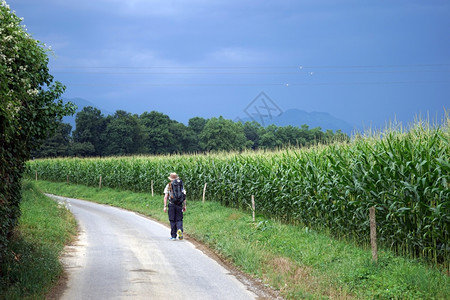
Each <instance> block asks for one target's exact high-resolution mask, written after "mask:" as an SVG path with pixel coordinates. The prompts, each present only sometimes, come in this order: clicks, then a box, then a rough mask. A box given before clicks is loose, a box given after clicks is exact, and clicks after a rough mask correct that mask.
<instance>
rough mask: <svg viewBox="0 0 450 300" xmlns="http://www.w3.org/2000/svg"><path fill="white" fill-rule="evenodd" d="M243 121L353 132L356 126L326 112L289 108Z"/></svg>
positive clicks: (266, 124) (265, 124) (264, 124)
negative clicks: (278, 112)
mask: <svg viewBox="0 0 450 300" xmlns="http://www.w3.org/2000/svg"><path fill="white" fill-rule="evenodd" d="M241 121H242V122H244V123H245V122H247V121H257V122H258V123H260V124H261V125H263V126H268V125H271V124H274V125H276V126H289V125H291V126H296V127H301V126H302V125H304V124H306V125H308V126H309V128H310V129H312V128H316V127H320V128H321V129H322V130H323V131H326V130H328V129H331V130H333V131H336V130H339V129H340V130H341V131H342V132H345V133H347V134H351V133H352V131H353V130H354V129H355V127H354V126H353V125H352V124H350V123H348V122H346V121H344V120H341V119H338V118H336V117H334V116H332V115H330V114H329V113H326V112H306V111H303V110H300V109H288V110H286V111H285V112H283V113H281V114H279V115H278V116H268V115H264V116H259V120H258V118H254V120H253V119H251V118H244V119H241Z"/></svg>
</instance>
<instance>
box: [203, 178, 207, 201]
mask: <svg viewBox="0 0 450 300" xmlns="http://www.w3.org/2000/svg"><path fill="white" fill-rule="evenodd" d="M207 184H208V183H206V182H205V186H204V187H203V203H205V194H206V185H207Z"/></svg>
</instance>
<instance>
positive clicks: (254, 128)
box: [244, 121, 262, 149]
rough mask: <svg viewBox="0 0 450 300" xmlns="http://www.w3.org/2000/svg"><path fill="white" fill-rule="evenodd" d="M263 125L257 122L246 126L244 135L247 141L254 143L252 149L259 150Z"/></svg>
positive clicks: (248, 123)
mask: <svg viewBox="0 0 450 300" xmlns="http://www.w3.org/2000/svg"><path fill="white" fill-rule="evenodd" d="M261 128H262V126H261V124H259V123H258V122H256V121H252V122H245V124H244V134H245V137H246V138H247V140H249V141H251V142H252V146H251V147H252V149H258V148H259V138H260V137H259V133H260V131H261Z"/></svg>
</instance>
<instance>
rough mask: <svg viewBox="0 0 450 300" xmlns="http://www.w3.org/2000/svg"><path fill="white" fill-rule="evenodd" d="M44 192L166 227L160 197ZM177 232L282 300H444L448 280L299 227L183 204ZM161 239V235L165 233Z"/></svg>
mask: <svg viewBox="0 0 450 300" xmlns="http://www.w3.org/2000/svg"><path fill="white" fill-rule="evenodd" d="M36 185H37V186H38V187H39V188H40V189H41V190H42V191H45V192H48V193H53V194H57V195H62V196H66V197H73V198H81V199H86V200H91V201H95V202H98V203H103V204H109V205H114V206H118V207H122V208H126V209H129V210H133V211H136V212H139V213H142V214H144V215H147V216H150V217H152V218H154V219H157V220H159V221H162V222H168V221H167V216H166V214H164V212H163V209H162V208H163V202H162V195H161V196H155V197H151V196H150V195H148V194H145V193H133V192H129V191H118V190H113V189H109V188H103V189H101V190H99V189H98V188H91V187H85V186H80V185H72V184H65V183H52V182H46V181H38V182H36ZM184 227H185V231H186V233H187V234H188V237H189V236H190V237H193V238H195V239H197V240H199V241H201V242H203V243H205V244H207V245H208V246H209V247H210V248H212V249H213V250H214V251H215V252H217V253H218V254H220V255H221V256H222V257H223V258H224V259H226V260H228V261H229V262H231V263H232V264H234V265H235V266H237V267H238V268H239V269H241V270H242V271H244V272H245V273H248V274H250V275H252V276H255V277H257V278H259V279H261V280H262V281H263V282H264V283H265V284H268V285H270V286H272V287H273V288H275V289H277V290H279V291H280V294H281V295H282V296H283V297H284V298H287V299H327V298H332V299H351V298H354V299H374V298H375V299H449V298H450V281H449V277H448V276H447V275H445V274H444V273H443V272H441V271H440V270H438V269H437V268H433V267H430V266H427V265H425V264H422V263H421V262H419V261H414V260H410V259H406V258H402V257H398V256H395V255H393V254H392V253H391V252H390V251H388V250H381V251H380V252H379V262H378V263H377V264H374V263H373V262H372V260H371V252H370V250H368V249H362V248H361V247H357V246H355V245H353V244H352V243H349V242H345V241H338V240H335V239H332V238H330V237H328V236H327V235H326V234H321V233H318V232H315V231H313V230H310V229H308V228H304V227H301V226H294V225H287V224H282V223H280V222H277V221H274V220H271V219H267V218H264V217H262V216H258V217H257V220H256V222H252V219H251V215H250V214H248V213H246V212H243V211H240V210H236V209H232V208H227V207H223V206H221V205H220V204H218V203H215V202H206V203H202V202H199V201H189V202H188V209H187V211H186V213H185V222H184ZM168 234H169V233H168Z"/></svg>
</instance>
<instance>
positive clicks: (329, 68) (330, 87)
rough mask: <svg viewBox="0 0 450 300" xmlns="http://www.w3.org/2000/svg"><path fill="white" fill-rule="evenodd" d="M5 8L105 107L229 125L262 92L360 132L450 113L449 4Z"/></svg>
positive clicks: (108, 0) (40, 4)
mask: <svg viewBox="0 0 450 300" xmlns="http://www.w3.org/2000/svg"><path fill="white" fill-rule="evenodd" d="M7 3H8V4H9V5H10V7H11V9H12V10H15V11H16V14H17V15H18V16H19V17H23V18H24V24H25V25H26V26H27V28H28V32H30V33H31V34H32V35H33V37H34V38H36V39H38V40H40V41H42V42H44V43H46V44H47V45H50V46H51V47H52V50H53V51H54V56H51V58H50V70H51V73H52V74H53V75H54V76H55V79H56V80H59V81H61V82H62V83H63V84H65V85H66V86H67V90H66V93H65V97H66V98H74V97H81V98H84V99H87V100H89V101H91V102H93V103H95V104H96V105H97V106H99V107H102V108H104V109H106V110H108V111H111V112H114V111H115V110H117V109H123V110H126V111H128V112H132V113H138V114H140V113H142V112H144V111H152V110H156V111H160V112H163V113H166V114H168V115H169V116H170V117H171V118H172V119H175V120H178V121H180V122H187V120H188V119H190V118H192V117H195V116H201V117H205V118H209V117H214V116H216V117H217V116H220V115H222V116H224V117H225V118H229V119H235V118H236V117H244V116H245V113H244V110H245V108H246V106H247V105H248V104H249V103H251V102H252V100H253V99H254V98H255V97H256V96H258V94H260V93H261V92H264V93H265V94H266V95H267V96H268V97H270V99H272V101H273V102H274V103H276V104H277V106H278V107H280V108H281V109H282V110H287V109H290V108H297V109H301V110H305V111H309V112H310V111H322V112H328V113H330V114H332V115H334V116H336V117H338V118H341V119H343V120H346V121H347V122H350V123H352V124H354V125H356V126H363V125H364V126H369V125H372V126H382V125H383V124H385V122H386V121H389V120H393V119H394V118H396V119H397V120H399V121H402V122H403V123H404V124H405V123H408V122H410V121H412V120H413V119H414V117H415V116H416V115H417V114H419V113H422V114H423V115H427V113H429V114H430V115H431V116H432V117H434V116H436V115H437V116H438V117H439V118H441V117H442V116H443V115H444V107H446V108H447V109H448V108H449V103H450V1H447V0H445V1H434V0H427V1H423V0H409V1H401V0H399V1H392V0H389V1H383V0H381V1H361V0H357V1H356V0H355V1H350V0H347V1H339V0H329V1H320V0H308V1H305V0H295V1H294V0H292V1H279V0H277V1H275V0H274V1H272V0H269V1H256V0H252V1H234V0H227V1H225V0H224V1H206V0H193V1H162V0H161V1H150V0H147V1H144V0H126V1H119V0H94V1H92V0H79V1H59V0H40V1H35V0H9V1H7Z"/></svg>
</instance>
